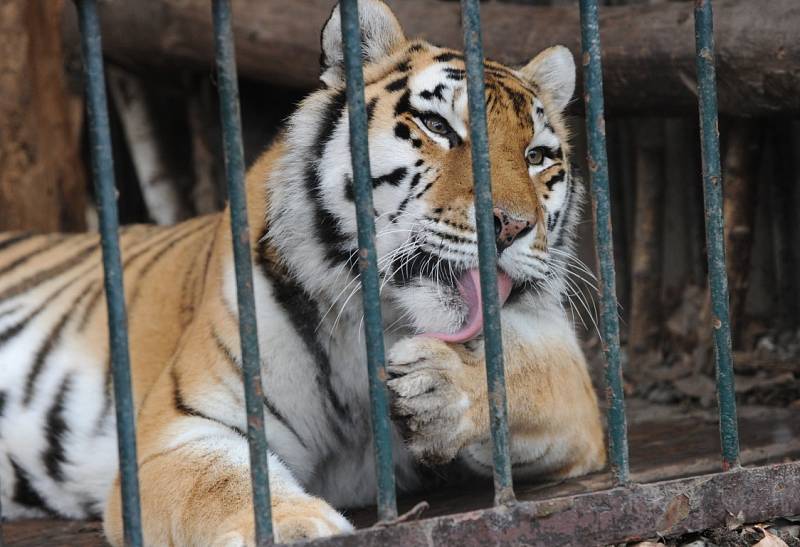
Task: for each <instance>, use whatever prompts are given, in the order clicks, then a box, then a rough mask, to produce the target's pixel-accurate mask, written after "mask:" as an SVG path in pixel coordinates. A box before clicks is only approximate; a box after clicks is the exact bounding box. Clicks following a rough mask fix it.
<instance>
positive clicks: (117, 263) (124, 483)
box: [76, 0, 142, 546]
mask: <svg viewBox="0 0 800 547" xmlns="http://www.w3.org/2000/svg"><path fill="white" fill-rule="evenodd" d="M76 6H77V8H78V21H79V24H80V29H81V55H82V57H83V72H84V86H85V88H86V91H85V93H86V113H87V118H88V126H89V143H90V145H91V148H90V150H91V157H92V162H91V163H92V179H93V180H94V188H95V195H96V196H97V212H98V216H99V218H100V243H101V246H102V249H103V278H104V284H105V292H106V307H107V309H108V334H109V351H110V353H111V376H112V379H113V385H114V408H115V411H116V423H117V448H118V452H119V475H120V490H121V497H122V515H123V537H124V542H125V545H129V546H139V545H142V524H141V508H140V505H139V477H138V475H137V470H138V466H137V462H136V429H135V423H134V422H135V421H134V409H133V396H132V384H131V370H130V354H129V353H128V322H127V316H126V311H125V290H124V288H123V283H122V263H121V258H120V249H119V219H118V218H117V189H116V185H115V183H114V158H113V156H112V152H111V129H110V125H109V118H108V104H107V101H106V79H105V74H104V71H103V46H102V43H101V37H100V20H99V18H98V15H97V3H96V0H77V3H76Z"/></svg>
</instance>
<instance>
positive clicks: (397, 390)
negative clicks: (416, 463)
mask: <svg viewBox="0 0 800 547" xmlns="http://www.w3.org/2000/svg"><path fill="white" fill-rule="evenodd" d="M466 366H467V365H465V364H464V363H463V361H462V360H461V357H460V356H459V355H458V353H456V351H455V350H454V349H453V348H451V347H450V346H448V345H447V344H446V343H445V342H443V341H441V340H438V339H436V338H430V337H426V336H417V337H414V338H407V339H405V340H401V341H400V342H398V343H396V344H395V345H394V346H392V348H391V350H390V351H389V364H388V366H387V372H388V373H389V381H388V382H387V383H386V384H387V386H388V388H389V390H390V396H391V405H392V419H393V420H394V422H395V423H396V424H397V425H398V427H399V428H400V431H401V433H402V434H403V437H404V439H405V441H406V445H407V446H408V448H409V450H411V453H412V454H414V456H415V457H416V458H417V459H419V460H420V461H422V462H423V463H427V464H444V463H447V462H449V461H451V460H452V459H453V458H455V457H456V454H457V453H458V451H459V450H460V449H461V448H462V447H463V446H464V445H465V444H466V442H467V439H468V437H469V435H468V433H469V431H471V430H472V429H473V426H472V422H471V419H470V417H469V409H470V407H471V406H472V401H471V397H470V395H469V393H468V392H467V390H466V389H464V388H463V387H462V386H461V385H459V384H463V383H464V376H465V367H466Z"/></svg>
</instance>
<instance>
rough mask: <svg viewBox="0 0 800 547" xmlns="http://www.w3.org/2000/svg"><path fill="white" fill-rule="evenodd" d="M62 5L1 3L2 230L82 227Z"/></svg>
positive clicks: (81, 184)
mask: <svg viewBox="0 0 800 547" xmlns="http://www.w3.org/2000/svg"><path fill="white" fill-rule="evenodd" d="M63 9H64V2H63V1H62V0H58V1H54V2H30V1H29V0H7V1H4V2H2V3H0V74H2V77H1V78H0V231H3V230H22V229H25V230H34V231H40V232H53V231H73V230H82V229H84V227H85V215H86V196H85V189H86V182H85V180H86V179H85V173H84V171H83V164H82V162H81V159H80V147H79V146H80V139H79V137H78V132H77V131H75V128H74V125H75V116H74V106H75V105H74V101H73V99H72V97H71V96H70V95H69V94H68V92H67V88H66V82H65V74H64V59H63V51H62V46H61V36H60V22H61V14H62V11H63Z"/></svg>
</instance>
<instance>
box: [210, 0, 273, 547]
mask: <svg viewBox="0 0 800 547" xmlns="http://www.w3.org/2000/svg"><path fill="white" fill-rule="evenodd" d="M212 12H213V18H214V49H215V52H216V66H217V83H218V86H219V108H220V118H221V119H222V142H223V152H224V156H225V177H226V179H227V183H228V199H229V205H228V206H229V208H230V213H231V237H232V239H233V262H234V265H235V268H236V301H237V305H238V310H239V339H240V344H241V351H242V372H243V376H244V395H245V397H244V398H245V409H246V411H247V444H248V446H249V448H250V480H251V482H252V489H253V511H254V513H255V528H256V530H255V531H256V543H257V544H258V545H269V544H271V542H272V511H271V509H272V506H271V503H270V495H269V469H268V463H267V458H268V452H267V437H266V432H265V430H264V406H263V405H264V403H263V401H264V394H263V387H262V385H261V359H260V357H259V348H258V327H257V325H256V307H255V300H254V298H253V265H252V262H251V258H250V228H249V226H248V222H247V196H246V192H245V185H244V152H243V150H242V131H241V125H242V124H241V118H240V113H239V84H238V82H237V77H236V57H235V53H234V47H233V28H232V25H231V5H230V0H212Z"/></svg>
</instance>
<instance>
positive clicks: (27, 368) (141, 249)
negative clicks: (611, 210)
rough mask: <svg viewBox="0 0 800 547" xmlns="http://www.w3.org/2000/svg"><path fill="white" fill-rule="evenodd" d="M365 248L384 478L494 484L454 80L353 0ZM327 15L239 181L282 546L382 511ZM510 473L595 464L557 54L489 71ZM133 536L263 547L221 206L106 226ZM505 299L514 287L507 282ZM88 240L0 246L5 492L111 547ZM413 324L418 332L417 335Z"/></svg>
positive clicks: (9, 239)
mask: <svg viewBox="0 0 800 547" xmlns="http://www.w3.org/2000/svg"><path fill="white" fill-rule="evenodd" d="M360 4H361V12H360V17H361V23H362V28H363V29H364V31H363V36H364V42H365V43H364V54H365V80H366V82H367V86H366V101H367V104H368V114H369V137H370V155H371V162H372V172H373V186H374V201H375V214H376V226H377V231H378V236H377V250H378V256H379V265H380V268H381V276H382V281H381V282H382V286H383V287H382V293H381V295H382V296H381V298H382V308H383V314H384V320H385V324H386V327H387V329H386V334H385V343H386V347H387V348H390V350H389V352H388V357H389V367H388V372H389V376H390V378H389V380H388V382H387V384H388V387H389V389H390V393H391V395H392V409H393V418H394V422H395V425H396V428H395V432H394V448H395V450H394V461H395V468H396V475H397V482H398V486H399V488H400V489H401V490H405V491H409V490H414V489H417V488H420V487H422V486H424V476H425V474H424V473H423V472H422V469H423V466H424V465H426V464H435V463H444V462H450V461H453V460H456V461H458V462H460V463H461V464H462V466H463V467H464V468H465V469H467V470H468V471H469V472H472V473H477V474H479V475H485V476H486V475H490V474H491V450H490V442H489V438H490V435H489V424H488V403H487V395H486V379H485V369H484V363H483V344H482V342H481V339H480V337H479V334H480V332H479V331H480V327H481V323H480V319H479V317H480V311H481V309H480V306H481V304H480V301H479V299H476V297H475V296H474V294H472V293H470V291H473V292H474V289H475V286H476V281H475V279H476V278H475V275H476V274H475V273H474V272H475V268H476V266H477V250H476V245H475V242H476V236H475V231H474V211H473V208H472V189H471V180H472V177H471V170H470V151H469V140H468V130H467V127H468V125H467V119H466V93H465V81H464V75H463V72H464V65H463V59H462V58H461V56H460V54H459V53H458V52H455V51H451V50H445V49H441V48H437V47H435V46H432V45H430V44H427V43H425V42H420V41H413V42H409V41H406V39H405V37H404V36H403V35H402V31H401V30H400V28H399V25H398V24H397V21H396V20H395V19H394V17H393V15H392V14H391V12H390V11H389V10H388V8H386V6H385V5H384V4H382V3H381V2H378V1H377V0H368V1H362V2H361V3H360ZM339 34H340V30H339V21H338V11H336V10H335V11H334V13H333V14H332V17H331V19H330V20H329V22H328V23H327V25H326V27H325V29H324V31H323V39H322V45H323V53H324V56H323V74H322V80H323V82H324V83H325V84H326V86H325V87H324V88H323V89H321V90H319V91H317V92H315V93H313V94H311V95H310V96H309V97H308V98H307V99H306V100H305V101H304V102H303V103H302V104H301V105H300V107H299V108H298V111H297V112H296V113H295V114H294V116H293V117H292V118H291V119H290V120H289V122H288V124H287V127H286V128H285V130H284V131H283V133H282V134H281V135H280V136H279V137H278V139H277V141H276V142H275V144H273V145H272V146H271V147H270V149H269V150H268V151H267V152H266V153H265V154H264V155H263V156H262V157H261V158H260V159H259V160H258V162H257V163H256V164H255V165H254V166H253V167H252V168H251V169H250V171H249V172H248V175H247V181H246V184H247V193H248V214H249V218H250V223H251V244H252V250H253V255H254V272H255V279H254V290H255V297H256V308H257V317H258V334H259V342H260V346H261V348H262V377H263V384H264V410H265V416H266V429H267V431H268V435H269V443H270V454H269V464H270V471H269V473H270V488H271V491H272V504H273V506H272V509H273V520H274V523H275V529H276V534H277V536H278V538H279V539H282V540H291V539H296V538H301V537H317V536H324V535H328V534H333V533H340V532H346V531H349V530H351V529H352V528H351V526H350V524H349V523H348V522H347V520H345V518H344V517H342V516H341V514H340V513H338V512H337V510H335V509H334V507H338V508H344V507H353V506H358V505H364V504H368V503H370V502H371V501H372V500H373V499H374V495H375V489H376V487H375V479H374V473H373V469H374V464H373V454H372V447H371V429H370V425H369V423H370V422H369V394H368V389H367V376H366V364H365V361H366V357H365V352H364V339H363V331H362V328H361V313H362V312H361V306H360V295H357V296H355V297H354V293H355V292H357V290H358V289H357V287H358V284H359V282H358V278H357V275H356V272H354V270H355V269H356V268H357V266H356V263H355V258H356V255H357V243H356V233H355V215H354V205H353V199H352V180H351V171H350V164H349V150H348V142H349V139H348V136H347V135H348V127H347V114H346V108H345V100H344V85H343V81H342V67H341V43H340V41H339ZM486 71H487V110H488V122H489V128H490V144H491V150H490V155H491V160H492V178H493V181H494V188H493V197H494V203H495V206H496V217H497V235H498V251H499V257H498V265H499V268H500V269H499V273H498V275H499V276H500V285H499V290H500V291H501V301H502V302H504V306H503V309H502V326H503V340H504V356H505V366H506V379H507V385H508V389H507V391H508V404H509V420H510V429H511V433H512V441H511V457H512V463H513V465H514V472H515V474H516V475H517V476H522V477H526V476H532V477H538V476H549V477H566V476H575V475H579V474H583V473H586V472H589V471H593V470H596V469H599V468H601V467H602V466H603V465H604V463H605V452H604V448H603V442H602V428H601V425H600V420H599V415H598V409H597V401H596V398H595V395H594V392H593V390H592V387H591V383H590V381H589V378H588V374H587V371H586V364H585V361H584V357H583V355H582V353H581V350H580V348H579V345H578V343H577V338H576V336H575V333H574V330H573V326H572V324H571V322H570V321H569V320H568V318H567V315H566V313H565V311H564V309H563V308H562V302H561V299H562V293H563V291H564V290H565V287H566V285H565V283H566V281H565V279H564V278H565V277H566V274H565V271H566V268H567V264H566V260H567V256H568V255H569V254H570V252H571V244H572V243H571V242H572V229H573V227H574V225H575V223H576V221H577V216H578V211H579V202H580V186H579V183H578V182H577V181H576V180H575V179H574V177H573V175H572V173H571V169H570V166H569V160H568V157H569V145H568V139H567V134H566V130H565V128H564V124H563V122H562V120H561V111H562V110H563V108H564V106H565V105H566V104H567V102H568V100H569V99H570V98H571V96H572V92H573V89H574V64H573V62H572V58H571V56H570V55H569V53H568V52H566V50H564V49H563V48H561V49H559V48H551V50H547V51H545V52H544V53H542V54H541V55H540V56H538V57H537V58H536V59H534V60H533V61H532V62H531V63H530V64H529V65H528V66H526V67H525V68H523V69H521V70H519V71H514V70H511V69H508V68H506V67H504V66H502V65H498V64H495V63H490V62H487V63H486ZM121 246H122V256H123V265H124V270H125V293H126V300H127V303H128V317H129V333H130V348H131V359H132V373H133V383H134V386H133V388H134V402H135V406H136V409H137V438H138V458H139V477H140V484H141V495H142V513H143V526H144V533H145V541H146V543H147V544H152V545H167V544H169V545H208V544H217V545H241V544H248V545H249V544H252V542H253V526H254V525H253V515H252V502H251V500H250V492H251V489H250V483H249V464H248V461H249V460H248V447H247V442H246V439H245V437H244V435H243V432H244V431H245V429H246V418H245V414H244V400H243V389H242V378H241V369H240V362H239V338H238V326H237V325H238V323H237V308H236V298H235V286H234V275H233V263H232V250H231V242H230V225H229V221H228V216H227V213H220V214H217V215H211V216H207V217H202V218H198V219H195V220H192V221H189V222H186V223H183V224H180V225H177V226H174V227H170V228H154V227H144V226H136V227H131V228H128V229H125V230H123V232H122V235H121ZM504 287H505V288H504ZM102 288H103V287H102V269H101V264H100V250H99V245H98V241H97V237H96V236H93V235H86V236H69V237H67V236H36V237H32V236H25V235H22V234H6V235H4V236H0V484H1V485H2V500H1V501H2V507H3V512H4V515H5V516H7V517H10V518H15V517H20V516H41V515H47V514H57V515H62V516H66V517H76V518H79V517H87V516H93V515H100V514H103V515H104V519H105V530H106V533H107V535H108V537H109V539H110V541H111V542H112V543H113V544H114V545H120V544H121V543H122V517H121V508H120V505H119V481H118V479H115V477H116V474H117V462H116V440H115V425H114V414H113V404H112V399H111V392H110V375H109V351H108V334H107V326H106V311H105V302H104V295H103V292H102ZM423 334H427V336H423Z"/></svg>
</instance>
